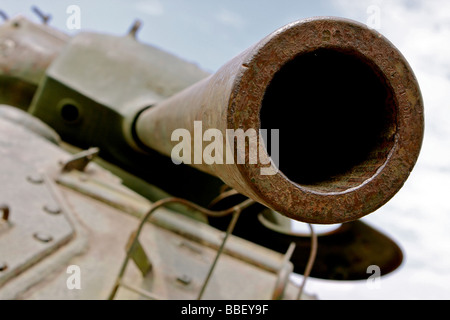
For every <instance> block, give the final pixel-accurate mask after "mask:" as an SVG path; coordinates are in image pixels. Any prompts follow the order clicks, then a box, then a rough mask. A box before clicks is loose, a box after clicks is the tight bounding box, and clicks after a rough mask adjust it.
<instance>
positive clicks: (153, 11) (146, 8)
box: [136, 0, 164, 16]
mask: <svg viewBox="0 0 450 320" xmlns="http://www.w3.org/2000/svg"><path fill="white" fill-rule="evenodd" d="M136 9H137V10H138V11H140V12H143V13H146V14H148V15H151V16H160V15H162V14H164V6H163V4H162V3H161V1H160V0H146V1H140V2H138V3H136Z"/></svg>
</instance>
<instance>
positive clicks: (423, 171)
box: [0, 0, 450, 299]
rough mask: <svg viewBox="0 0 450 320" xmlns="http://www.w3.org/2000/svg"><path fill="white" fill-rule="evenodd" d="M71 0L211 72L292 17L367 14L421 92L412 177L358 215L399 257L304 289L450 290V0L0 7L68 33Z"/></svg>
mask: <svg viewBox="0 0 450 320" xmlns="http://www.w3.org/2000/svg"><path fill="white" fill-rule="evenodd" d="M72 4H75V5H78V6H79V7H80V10H81V31H83V30H90V31H98V32H107V33H111V34H117V35H121V34H125V33H126V32H127V30H128V29H129V27H130V26H131V25H132V22H133V21H134V20H135V19H137V18H138V19H141V20H142V21H143V23H144V24H143V28H142V30H141V31H140V32H139V34H138V39H140V40H141V41H143V42H146V43H149V44H152V45H156V46H158V47H160V48H163V49H165V50H168V51H170V52H172V53H174V54H176V55H178V56H180V57H183V58H186V59H187V60H189V61H193V62H195V63H197V64H199V65H200V66H201V67H203V68H204V69H206V70H209V71H212V72H213V71H215V70H217V69H218V68H219V67H220V66H221V65H222V64H223V63H225V62H226V61H228V60H229V59H231V58H232V57H233V56H235V55H236V54H238V53H240V52H241V51H243V50H244V49H246V48H247V47H249V46H251V45H252V44H254V43H255V42H257V41H258V40H260V39H261V38H263V37H264V36H266V35H267V34H269V33H271V32H272V31H274V30H275V29H277V28H279V27H281V26H283V25H285V24H287V23H289V22H292V21H294V20H298V19H303V18H307V17H311V16H324V15H331V16H341V17H346V18H350V19H354V20H358V21H360V22H362V23H376V26H375V27H376V28H377V29H378V31H379V32H381V33H382V34H383V35H384V36H386V37H387V38H388V39H389V40H391V42H393V44H394V45H395V46H397V47H398V48H399V49H400V51H401V52H402V53H403V54H404V56H405V57H406V59H407V60H408V61H409V63H410V64H411V66H412V68H413V70H414V72H415V74H416V76H417V78H418V81H419V84H420V86H421V89H422V94H423V97H424V101H425V111H426V136H425V140H424V145H423V151H422V154H421V157H420V159H419V162H418V164H417V166H416V168H415V170H414V171H413V173H412V175H411V178H410V179H409V180H408V181H407V183H406V185H405V187H404V188H403V189H402V190H401V191H400V192H399V194H398V195H397V196H396V197H394V199H393V200H391V201H390V202H389V203H388V204H387V205H385V206H384V207H383V208H381V209H380V210H378V211H377V212H375V213H373V214H372V215H370V216H368V217H367V218H364V220H365V221H367V222H368V223H370V224H372V225H374V226H376V227H377V228H379V229H382V230H383V232H386V233H387V234H388V235H390V236H391V237H392V238H394V239H395V240H396V241H398V242H399V243H400V245H401V246H402V248H403V249H404V250H405V257H406V259H405V263H404V264H403V266H402V268H401V269H399V270H398V271H396V272H395V273H393V274H392V275H390V276H388V277H386V278H385V279H383V280H382V288H381V289H379V290H372V291H370V290H368V289H367V288H366V287H365V286H364V283H339V285H335V284H334V283H330V282H327V281H321V280H316V279H313V281H309V282H308V285H307V291H309V292H313V293H317V294H318V295H319V297H322V298H332V299H340V298H343V299H352V298H382V299H389V298H406V299H408V298H413V299H427V298H431V299H440V298H441V299H450V286H449V284H450V232H448V227H449V226H450V201H449V200H448V198H449V197H450V193H449V192H450V106H449V101H450V1H447V0H428V1H420V0H398V1H394V0H391V1H377V0H362V1H361V0H358V1H355V0H319V1H317V0H316V1H298V0H296V1H289V0H277V1H268V0H257V1H256V0H255V1H250V0H228V1H211V0H189V1H187V0H147V1H141V0H134V1H129V0H128V1H125V0H108V1H105V0H102V1H100V0H93V1H92V0H91V1H67V0H60V1H47V0H41V1H36V0H35V1H29V0H21V1H15V0H3V1H2V3H1V4H0V9H1V10H3V11H4V12H5V13H6V14H8V15H9V16H14V15H16V14H18V13H22V14H25V15H27V16H28V17H30V18H32V19H34V20H38V19H37V18H36V16H35V15H33V14H32V13H31V10H30V8H31V6H32V5H37V6H38V7H39V8H41V10H42V11H44V12H46V13H49V14H51V15H52V17H53V19H52V20H51V22H50V25H52V26H55V27H57V28H58V29H60V30H62V31H64V32H67V33H69V34H75V33H77V32H79V31H80V30H69V29H68V28H67V27H66V21H67V18H68V14H67V13H66V9H67V7H68V6H69V5H72ZM374 12H378V13H379V19H378V20H376V21H374V19H373V17H374V16H373V14H374Z"/></svg>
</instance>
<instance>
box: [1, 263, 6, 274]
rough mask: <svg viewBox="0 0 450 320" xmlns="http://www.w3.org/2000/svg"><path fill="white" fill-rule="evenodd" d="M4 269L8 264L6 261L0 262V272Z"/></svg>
mask: <svg viewBox="0 0 450 320" xmlns="http://www.w3.org/2000/svg"><path fill="white" fill-rule="evenodd" d="M6 269H8V265H7V264H6V262H1V263H0V272H3V271H5V270H6Z"/></svg>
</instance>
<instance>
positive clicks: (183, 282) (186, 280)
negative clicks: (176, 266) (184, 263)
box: [177, 274, 192, 286]
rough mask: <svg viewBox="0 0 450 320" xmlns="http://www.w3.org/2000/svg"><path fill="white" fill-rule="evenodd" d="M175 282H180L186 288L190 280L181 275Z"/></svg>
mask: <svg viewBox="0 0 450 320" xmlns="http://www.w3.org/2000/svg"><path fill="white" fill-rule="evenodd" d="M177 281H179V282H181V283H182V284H184V285H185V286H187V285H188V284H190V283H191V281H192V278H191V277H189V276H188V275H185V274H183V275H181V276H179V277H178V278H177Z"/></svg>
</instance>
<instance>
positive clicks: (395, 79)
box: [136, 17, 424, 224]
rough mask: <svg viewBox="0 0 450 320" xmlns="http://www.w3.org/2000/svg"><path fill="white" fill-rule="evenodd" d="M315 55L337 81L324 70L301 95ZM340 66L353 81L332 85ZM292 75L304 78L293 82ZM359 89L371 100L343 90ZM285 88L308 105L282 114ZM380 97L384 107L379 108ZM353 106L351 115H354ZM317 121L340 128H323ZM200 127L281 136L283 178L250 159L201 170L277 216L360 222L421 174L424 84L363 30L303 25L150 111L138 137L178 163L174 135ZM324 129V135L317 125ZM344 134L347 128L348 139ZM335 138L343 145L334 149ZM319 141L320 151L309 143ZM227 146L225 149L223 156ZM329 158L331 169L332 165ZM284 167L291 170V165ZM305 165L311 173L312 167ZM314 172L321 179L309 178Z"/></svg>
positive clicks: (325, 21) (313, 22)
mask: <svg viewBox="0 0 450 320" xmlns="http://www.w3.org/2000/svg"><path fill="white" fill-rule="evenodd" d="M316 56H317V58H318V59H322V60H324V61H325V62H327V63H328V65H329V67H330V68H332V69H331V71H329V72H328V73H327V70H322V71H323V77H322V78H319V79H314V81H317V83H316V86H313V87H311V88H308V89H307V91H306V92H305V91H302V87H301V86H300V84H303V83H304V82H302V76H303V74H302V71H301V70H302V69H301V68H299V65H300V66H303V65H304V64H305V63H306V64H308V62H309V61H311V59H312V60H313V61H314V58H315V57H316ZM322 60H319V61H322ZM341 62H344V65H345V66H348V70H346V69H345V70H342V71H343V72H342V79H344V80H343V81H339V80H340V77H337V80H338V81H335V82H332V83H330V82H327V81H326V80H327V79H328V78H329V77H333V76H334V75H333V71H334V70H339V69H335V68H336V67H337V66H338V65H339V64H340V63H341ZM291 68H292V70H294V71H298V72H294V74H289V72H290V71H291V70H290V69H291ZM296 68H297V69H296ZM312 71H313V70H312ZM360 72H362V73H360ZM286 73H287V74H288V75H286ZM291 73H292V72H291ZM346 73H349V74H350V75H346ZM305 76H309V74H306V75H305ZM352 76H353V78H352ZM360 76H361V77H362V78H361V79H360V78H359V77H360ZM355 78H356V79H355ZM280 79H281V80H280ZM283 79H284V80H283ZM307 80H308V79H306V82H307ZM322 80H323V82H322ZM283 81H284V82H283ZM292 82H294V85H292ZM340 82H343V84H342V83H340ZM360 82H362V83H364V84H363V87H362V89H364V90H365V91H363V93H358V92H357V90H356V92H351V91H348V92H347V93H345V92H343V91H344V90H348V86H351V85H352V84H358V83H360ZM295 85H297V86H295ZM322 85H323V86H324V87H322ZM285 87H288V88H291V90H290V92H287V94H292V92H294V93H296V94H297V100H298V101H299V103H297V104H292V105H289V106H288V107H283V105H282V104H283V103H284V102H286V100H283V96H284V95H285V94H286V92H285V90H284V89H285ZM335 87H336V88H337V89H336V88H335ZM311 89H312V90H315V91H313V96H311V97H308V98H309V100H308V101H309V103H310V104H306V105H305V104H302V101H306V97H307V96H308V94H310V93H309V92H308V91H311ZM372 90H374V91H372ZM372 93H375V95H376V96H375V98H374V96H373V95H372ZM327 94H330V95H334V96H333V98H332V99H330V100H327V101H325V102H324V103H322V104H320V103H319V102H318V101H319V99H318V98H320V97H321V96H326V95H327ZM353 95H356V98H355V99H353V98H352V97H353ZM277 99H279V104H277ZM352 99H353V100H352ZM358 99H359V100H358ZM373 99H375V100H376V102H371V101H372V100H373ZM347 100H348V101H351V105H352V107H351V108H347V102H346V101H347ZM334 104H335V106H334ZM321 108H323V110H322V109H321ZM278 110H282V111H283V113H285V114H282V117H281V118H282V119H284V121H287V123H288V126H284V127H283V126H282V127H274V126H276V125H278V123H277V122H276V121H274V122H272V121H271V120H270V118H277V117H280V115H279V112H280V111H278ZM311 110H313V111H311ZM314 110H316V111H314ZM307 111H308V112H307ZM341 111H342V112H341ZM305 112H306V115H305V114H304V113H305ZM360 113H362V115H359V114H360ZM318 117H319V118H320V119H319V120H320V121H322V120H323V122H324V123H326V124H331V125H332V126H328V127H329V128H328V129H327V128H326V127H325V128H323V127H321V126H320V121H318V119H317V118H318ZM267 119H269V121H267ZM289 119H291V120H289ZM292 119H294V120H292ZM295 119H297V120H298V123H297V126H296V123H295ZM263 120H264V121H265V122H266V123H265V124H264V126H263V124H262V122H264V121H263ZM334 120H335V121H334ZM194 121H202V128H203V132H204V131H206V130H208V129H219V130H220V131H221V132H222V134H223V136H224V137H225V136H226V130H227V129H233V130H237V129H243V130H244V131H246V130H248V129H255V130H259V129H261V128H266V129H280V140H282V141H285V142H284V143H283V144H281V147H284V150H281V155H280V171H279V172H277V173H276V174H275V175H261V168H263V167H265V165H263V164H261V163H260V162H258V163H257V164H250V163H249V159H248V154H246V161H245V164H234V165H225V164H212V165H207V164H204V163H202V164H192V166H194V167H195V168H197V169H199V170H202V171H205V172H207V173H210V174H212V175H215V176H218V177H220V178H221V179H222V180H223V181H224V182H225V183H227V184H228V185H229V186H231V187H232V188H234V189H236V190H237V191H239V192H240V193H242V194H244V195H246V196H248V197H250V198H252V199H254V200H256V201H258V202H260V203H262V204H264V205H266V206H268V207H269V208H272V209H274V210H275V211H277V212H280V213H282V214H284V215H286V216H288V217H290V218H293V219H296V220H300V221H304V222H309V223H316V224H328V223H341V222H346V221H351V220H355V219H358V218H360V217H362V216H364V215H366V214H369V213H371V212H373V211H374V210H376V209H378V208H379V207H380V206H382V205H383V204H385V203H386V202H387V201H388V200H389V199H390V198H391V197H393V196H394V194H395V193H396V192H397V191H398V190H399V189H400V188H401V187H402V185H403V184H404V182H405V181H406V179H407V178H408V176H409V174H410V172H411V170H412V169H413V167H414V165H415V162H416V160H417V158H418V155H419V152H420V148H421V144H422V139H423V130H424V120H423V101H422V97H421V93H420V89H419V85H418V83H417V81H416V78H415V76H414V74H413V71H412V70H411V68H410V66H409V65H408V63H407V61H406V60H405V59H404V57H403V56H402V55H401V53H400V52H399V51H398V50H397V49H396V48H395V47H394V46H393V45H392V44H391V43H390V42H389V41H388V40H387V39H385V38H384V37H383V36H382V35H380V34H379V33H378V32H376V31H374V30H372V29H369V28H367V27H366V26H364V25H362V24H360V23H357V22H354V21H350V20H345V19H340V18H327V17H324V18H314V19H307V20H303V21H299V22H295V23H292V24H289V25H287V26H285V27H283V28H281V29H279V30H277V31H275V32H274V33H272V34H271V35H269V36H268V37H266V38H264V39H263V40H262V41H261V42H259V43H257V44H256V45H254V46H253V47H251V48H249V49H248V50H246V51H244V52H243V53H242V54H240V55H239V56H237V57H236V58H234V59H232V60H231V61H230V62H228V63H227V64H225V65H224V66H223V67H222V68H221V69H220V70H219V71H218V72H217V73H216V74H214V75H212V76H210V77H208V78H207V79H204V80H202V81H200V82H198V83H197V84H195V85H193V86H191V87H190V88H188V89H186V90H184V91H182V92H180V93H178V94H176V95H174V96H173V97H171V98H169V99H167V100H164V101H162V102H160V103H158V104H156V105H155V106H154V107H151V108H149V109H147V110H145V111H144V112H142V113H141V114H140V116H139V118H138V119H137V123H136V132H137V135H138V137H139V139H140V140H141V141H142V142H143V143H144V144H145V145H146V146H148V147H150V148H153V149H155V150H158V151H159V152H161V153H162V154H165V155H167V156H170V155H171V151H172V149H173V147H174V146H175V145H176V144H177V143H178V142H173V141H171V134H172V132H173V131H174V130H176V129H179V128H184V129H187V130H188V131H189V132H190V133H191V137H193V136H194ZM333 121H334V122H338V121H342V123H340V124H339V123H338V124H337V125H336V124H335V123H333ZM316 122H317V123H318V125H317V127H316V126H315V125H311V124H308V123H316ZM303 125H305V126H308V125H309V126H310V127H307V128H309V132H306V134H305V133H304V132H302V131H301V130H300V129H301V127H302V126H303ZM293 128H294V129H293ZM330 128H331V129H330ZM297 129H299V130H298V131H297V134H296V130H297ZM341 130H346V131H345V134H341V132H340V131H341ZM283 132H285V133H287V134H286V135H283ZM317 136H319V137H320V139H318V138H317ZM334 136H338V137H340V140H338V141H336V142H333V137H334ZM358 136H361V137H367V141H365V140H364V139H359V140H358V139H355V137H358ZM192 140H193V139H192ZM310 140H311V141H313V143H312V145H311V143H310V144H309V145H308V141H310ZM330 141H331V142H330ZM333 143H334V144H335V145H334V144H333ZM321 144H323V148H325V149H326V148H330V149H331V151H329V152H328V153H327V152H325V153H323V156H322V157H317V158H315V157H314V156H315V153H319V155H321V153H320V152H322V151H321V150H320V146H321ZM192 145H193V141H192ZM366 145H367V146H366ZM305 146H308V147H305ZM318 146H319V147H318ZM336 146H337V147H336ZM204 147H205V145H203V148H204ZM227 148H229V146H227V145H225V141H224V148H223V150H227ZM263 149H264V151H263V159H264V158H265V159H267V157H269V155H268V154H267V153H268V151H267V150H266V149H265V148H263ZM286 149H287V150H286ZM192 150H194V148H192ZM259 150H261V149H259ZM201 151H202V153H203V149H202V150H201ZM234 151H235V152H234V155H235V156H236V154H237V152H236V150H234ZM241 152H242V150H241ZM346 154H349V155H350V156H348V157H346V156H345V155H346ZM286 155H287V156H286ZM283 156H284V158H283ZM353 156H354V157H353ZM324 157H329V158H330V161H329V162H326V161H323V159H321V158H324ZM341 158H342V159H344V160H345V161H341V160H340V159H341ZM303 159H312V160H311V161H310V162H305V161H303ZM235 160H236V159H235ZM283 161H285V162H286V163H289V165H288V166H286V165H285V166H284V167H283ZM320 161H321V162H320ZM339 161H341V163H340V162H339ZM235 162H236V161H235ZM296 162H298V163H299V165H296ZM317 162H319V164H316V163H317ZM336 162H337V163H339V164H336ZM302 163H306V164H307V165H310V166H311V167H308V166H307V165H305V167H304V168H303V167H302V165H301V164H302ZM308 171H312V172H315V173H316V174H317V177H315V176H314V175H313V176H312V177H311V176H308Z"/></svg>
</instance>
